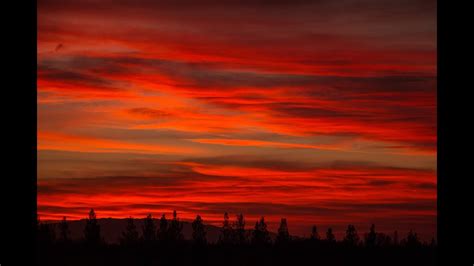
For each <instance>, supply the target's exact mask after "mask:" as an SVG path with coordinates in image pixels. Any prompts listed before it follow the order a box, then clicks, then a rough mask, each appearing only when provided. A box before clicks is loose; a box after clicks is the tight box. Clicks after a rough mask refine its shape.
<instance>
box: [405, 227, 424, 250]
mask: <svg viewBox="0 0 474 266" xmlns="http://www.w3.org/2000/svg"><path fill="white" fill-rule="evenodd" d="M406 245H407V246H408V247H418V246H420V245H421V242H420V240H419V239H418V235H417V234H416V233H415V232H413V230H410V232H408V236H407V238H406Z"/></svg>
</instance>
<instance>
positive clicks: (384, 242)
mask: <svg viewBox="0 0 474 266" xmlns="http://www.w3.org/2000/svg"><path fill="white" fill-rule="evenodd" d="M390 245H392V238H391V237H390V236H389V235H386V234H384V233H377V240H376V241H375V246H379V247H387V246H390Z"/></svg>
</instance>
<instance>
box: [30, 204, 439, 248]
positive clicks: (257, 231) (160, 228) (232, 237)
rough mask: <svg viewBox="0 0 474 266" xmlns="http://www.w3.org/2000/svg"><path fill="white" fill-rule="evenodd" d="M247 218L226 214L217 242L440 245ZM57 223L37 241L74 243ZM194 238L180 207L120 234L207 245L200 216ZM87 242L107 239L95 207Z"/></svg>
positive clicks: (125, 240) (144, 240)
mask: <svg viewBox="0 0 474 266" xmlns="http://www.w3.org/2000/svg"><path fill="white" fill-rule="evenodd" d="M245 225H246V221H245V219H244V215H243V214H238V215H236V219H235V221H231V220H230V218H229V215H228V213H227V212H226V213H225V214H224V220H223V222H222V227H221V232H220V234H219V239H218V241H217V243H216V244H218V245H227V246H236V245H253V246H271V245H280V246H281V245H285V244H289V243H291V242H294V241H298V240H306V241H312V242H321V243H325V244H327V245H331V244H333V243H339V244H343V245H345V246H353V247H362V246H364V247H369V248H370V247H388V246H404V247H419V246H431V247H434V246H436V241H435V240H434V238H433V239H432V241H431V242H430V243H427V242H423V243H422V242H421V240H420V239H419V237H418V235H417V233H416V232H414V231H412V230H410V231H409V232H408V234H407V236H406V237H405V238H403V239H401V240H399V238H398V232H397V231H395V232H394V233H393V236H389V235H387V234H384V233H381V232H376V230H375V225H374V224H372V225H371V227H370V229H369V232H367V233H365V234H364V235H363V238H361V237H360V236H359V234H358V231H357V229H356V227H355V226H354V225H352V224H349V225H348V226H347V229H346V231H345V236H344V238H343V239H342V240H341V241H337V240H336V237H335V235H334V233H333V230H332V228H328V229H327V231H326V232H325V234H324V237H321V236H320V234H319V231H318V227H317V226H316V225H313V226H312V228H311V233H310V236H309V238H307V239H303V238H295V237H292V236H291V235H290V233H289V231H288V222H287V219H286V218H282V219H281V221H280V226H279V227H278V231H277V235H276V238H275V239H274V240H273V239H272V238H271V237H270V232H269V231H268V229H267V224H266V222H265V218H264V217H261V218H260V219H259V220H258V221H257V222H256V223H255V226H254V227H253V229H251V230H247V229H245ZM53 226H54V224H51V223H42V222H40V221H39V220H38V223H37V227H38V231H37V233H38V234H37V240H38V242H39V243H40V244H46V245H47V244H52V243H70V242H72V239H71V236H70V234H71V232H70V230H69V224H68V222H67V220H66V217H64V218H63V220H62V221H61V222H60V223H59V224H58V225H57V226H58V227H59V236H56V230H55V228H54V227H53ZM191 226H192V239H191V240H185V239H184V236H183V233H182V229H183V223H182V222H180V220H179V218H178V217H177V212H176V210H175V211H173V217H172V218H171V219H167V218H166V216H165V214H163V215H162V216H161V218H160V219H159V220H158V224H156V223H155V219H154V218H153V217H152V215H151V214H149V215H148V216H147V217H146V218H145V219H144V222H143V226H142V228H141V230H140V228H137V226H136V225H135V221H134V219H133V218H132V217H129V218H127V224H126V227H125V229H124V230H123V232H122V233H121V236H120V244H121V245H122V246H136V245H139V244H145V245H147V244H156V243H165V244H172V243H179V242H184V241H191V242H192V244H194V245H201V246H202V245H207V244H208V241H207V238H206V234H207V232H206V228H205V226H204V221H203V219H202V218H201V216H200V215H197V216H196V218H195V219H194V220H193V221H192V223H191ZM139 231H141V234H140V232H139ZM83 241H84V243H85V244H87V245H93V246H94V245H103V244H105V241H104V239H103V237H102V235H101V228H100V225H99V224H98V220H97V216H96V213H95V211H94V210H93V209H91V210H90V212H89V216H88V218H87V219H86V225H85V227H84V230H83Z"/></svg>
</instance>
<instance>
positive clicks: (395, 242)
mask: <svg viewBox="0 0 474 266" xmlns="http://www.w3.org/2000/svg"><path fill="white" fill-rule="evenodd" d="M393 244H394V245H395V246H398V245H399V244H400V242H399V240H398V231H397V230H395V232H393Z"/></svg>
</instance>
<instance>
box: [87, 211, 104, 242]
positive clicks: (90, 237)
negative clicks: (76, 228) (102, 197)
mask: <svg viewBox="0 0 474 266" xmlns="http://www.w3.org/2000/svg"><path fill="white" fill-rule="evenodd" d="M84 237H85V240H86V243H87V244H90V245H97V244H99V243H100V242H101V236H100V225H99V223H98V221H97V217H96V214H95V212H94V209H91V210H90V211H89V218H88V219H86V227H85V228H84Z"/></svg>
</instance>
